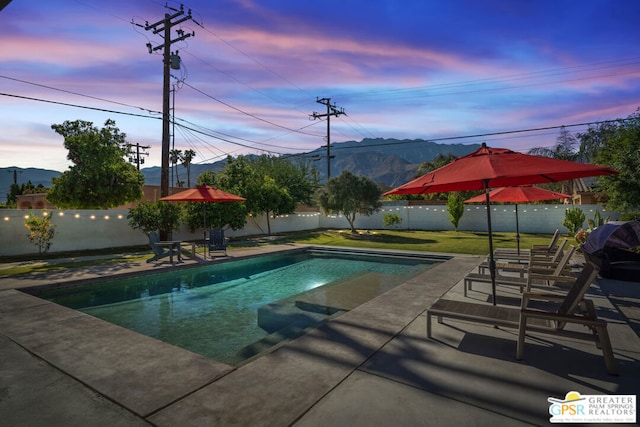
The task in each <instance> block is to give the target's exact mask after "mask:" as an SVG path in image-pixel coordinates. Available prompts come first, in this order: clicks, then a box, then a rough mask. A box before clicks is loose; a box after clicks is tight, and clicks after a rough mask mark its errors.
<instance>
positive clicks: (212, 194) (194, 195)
mask: <svg viewBox="0 0 640 427" xmlns="http://www.w3.org/2000/svg"><path fill="white" fill-rule="evenodd" d="M160 200H161V201H163V202H201V203H203V205H202V206H203V211H204V214H203V215H204V216H203V222H204V224H203V228H204V231H203V233H204V239H205V240H206V238H207V211H206V209H205V205H204V203H226V202H243V201H245V200H247V199H245V198H244V197H240V196H236V195H235V194H231V193H227V192H226V191H222V190H220V189H218V188H214V187H211V186H209V185H199V186H197V187H196V188H189V189H187V190H184V191H180V192H178V193H175V194H172V195H170V196H166V197H163V198H161V199H160Z"/></svg>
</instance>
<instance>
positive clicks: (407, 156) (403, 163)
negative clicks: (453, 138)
mask: <svg viewBox="0 0 640 427" xmlns="http://www.w3.org/2000/svg"><path fill="white" fill-rule="evenodd" d="M478 148H480V144H469V145H463V144H437V143H435V142H431V141H426V140H424V139H393V138H388V139H386V138H365V139H363V140H362V141H346V142H339V143H334V144H331V147H330V154H331V157H332V159H331V176H332V177H334V176H337V175H340V173H342V171H343V170H345V169H348V170H350V171H351V172H353V173H355V174H357V175H364V176H366V177H368V178H370V179H371V180H373V181H375V182H377V183H379V184H384V185H386V186H389V187H397V186H398V185H401V184H404V183H405V182H407V181H410V180H411V179H413V178H414V177H415V173H416V172H417V170H418V167H419V166H420V164H422V163H424V162H430V161H432V160H433V159H434V158H435V157H436V156H437V155H438V154H449V153H451V154H453V155H454V156H456V157H459V156H464V155H465V154H469V153H471V152H472V151H475V150H477V149H478ZM326 153H327V149H326V146H325V147H321V148H318V149H316V150H313V151H311V152H309V153H307V154H306V156H307V157H311V158H316V159H319V160H320V162H319V163H321V164H322V163H324V165H321V164H318V165H317V168H318V170H319V171H320V174H319V179H320V182H325V181H326V177H327V173H326V172H327V167H326V161H327V160H326V159H327V154H326Z"/></svg>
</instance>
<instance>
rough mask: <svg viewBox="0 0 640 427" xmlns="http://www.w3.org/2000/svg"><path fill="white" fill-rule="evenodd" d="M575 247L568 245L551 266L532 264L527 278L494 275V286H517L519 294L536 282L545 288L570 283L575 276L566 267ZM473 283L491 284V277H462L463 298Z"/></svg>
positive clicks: (480, 275) (477, 274)
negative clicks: (544, 284) (558, 283)
mask: <svg viewBox="0 0 640 427" xmlns="http://www.w3.org/2000/svg"><path fill="white" fill-rule="evenodd" d="M575 250H576V247H575V246H573V245H570V246H569V248H568V249H567V250H566V251H564V254H563V256H562V258H560V261H558V263H557V264H556V265H555V266H553V265H552V264H550V265H536V264H533V265H531V266H529V268H528V269H527V277H521V276H504V275H501V274H497V275H496V285H503V286H518V287H519V288H520V292H523V291H524V290H525V288H526V289H527V290H530V289H531V286H532V285H534V284H535V283H536V282H541V281H542V282H544V283H546V285H547V286H552V285H553V284H555V283H556V282H571V281H573V279H575V276H573V275H571V274H569V272H568V271H567V266H568V265H569V260H570V259H571V257H572V256H573V253H574V252H575ZM473 283H491V276H490V275H489V274H481V273H468V274H467V275H466V276H465V277H464V296H465V297H466V296H467V290H471V289H472V286H473Z"/></svg>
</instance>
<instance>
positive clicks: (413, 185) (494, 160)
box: [384, 143, 617, 304]
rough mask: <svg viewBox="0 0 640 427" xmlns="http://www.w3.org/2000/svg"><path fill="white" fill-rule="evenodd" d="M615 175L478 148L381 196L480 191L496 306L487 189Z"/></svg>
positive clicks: (599, 169)
mask: <svg viewBox="0 0 640 427" xmlns="http://www.w3.org/2000/svg"><path fill="white" fill-rule="evenodd" d="M609 174H617V172H616V171H614V170H613V169H610V168H607V167H603V166H596V165H591V164H583V163H576V162H570V161H567V160H558V159H552V158H550V157H541V156H532V155H529V154H522V153H517V152H515V151H512V150H509V149H506V148H491V147H488V146H487V145H486V144H485V143H483V144H482V147H480V148H479V149H477V150H476V151H474V152H473V153H470V154H467V155H466V156H462V157H458V158H457V159H455V160H453V161H452V162H451V163H449V164H448V165H445V166H443V167H441V168H438V169H436V170H434V171H431V172H429V173H427V174H425V175H423V176H421V177H419V178H416V179H414V180H413V181H409V182H408V183H406V184H404V185H401V186H400V187H397V188H394V189H393V190H391V191H387V192H386V193H384V194H385V195H390V194H426V193H445V192H449V191H465V190H484V191H485V203H486V205H487V228H488V234H489V271H490V272H491V287H492V293H493V303H494V304H495V303H496V283H495V275H496V268H495V259H494V255H493V237H492V233H491V209H490V200H489V188H496V187H512V186H517V185H531V184H540V183H545V182H558V181H566V180H569V179H575V178H582V177H587V176H598V175H609Z"/></svg>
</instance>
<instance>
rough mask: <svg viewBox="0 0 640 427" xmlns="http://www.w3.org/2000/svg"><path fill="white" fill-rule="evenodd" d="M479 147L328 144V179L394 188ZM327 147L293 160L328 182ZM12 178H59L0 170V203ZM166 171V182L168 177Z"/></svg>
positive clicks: (149, 176) (151, 171) (153, 176)
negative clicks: (349, 175)
mask: <svg viewBox="0 0 640 427" xmlns="http://www.w3.org/2000/svg"><path fill="white" fill-rule="evenodd" d="M479 147H480V145H479V144H469V145H463V144H437V143H435V142H431V141H426V140H423V139H402V140H400V139H393V138H389V139H385V138H365V139H363V140H362V141H346V142H337V143H333V144H331V147H330V148H331V176H332V177H336V176H338V175H340V174H341V173H342V171H343V170H349V171H351V172H353V173H354V174H356V175H364V176H366V177H368V178H369V179H371V180H373V181H375V182H377V183H379V184H383V185H385V186H387V187H397V186H398V185H401V184H404V183H405V182H407V181H410V180H411V179H413V178H414V176H415V173H416V171H417V170H418V167H419V166H420V164H421V163H424V162H429V161H432V160H433V159H434V158H435V157H436V156H437V155H438V154H448V153H452V154H453V155H455V156H463V155H465V154H469V153H470V152H472V151H474V150H477V149H478V148H479ZM326 154H327V148H326V146H325V147H320V148H318V149H316V150H313V151H310V152H308V153H301V154H298V155H295V156H293V157H294V158H306V159H313V160H317V161H314V162H313V166H315V167H316V168H317V169H318V172H319V173H318V179H319V180H320V182H326V179H327V157H326ZM225 164H226V160H221V161H219V162H215V163H207V164H192V165H191V185H192V186H193V185H195V181H196V179H197V177H198V176H199V175H200V174H202V173H203V172H205V171H209V170H212V171H214V172H219V171H221V170H222V169H223V168H224V166H225ZM176 170H177V173H178V177H177V178H176V177H175V176H174V178H173V182H174V183H175V182H176V181H177V180H178V179H179V180H181V181H184V182H185V186H186V181H187V170H186V168H185V167H184V166H182V165H178V166H177V167H176ZM14 171H15V177H16V179H17V182H18V184H22V183H26V182H27V181H29V180H30V181H31V182H32V183H33V184H34V185H38V184H42V185H44V186H45V187H47V188H48V187H51V178H53V177H57V176H60V174H61V172H58V171H53V170H46V169H36V168H27V169H22V168H17V167H9V168H0V201H3V200H6V196H7V193H8V191H9V187H10V185H11V184H12V183H13V179H14ZM140 172H142V174H143V175H144V177H145V182H146V183H147V184H149V185H160V179H161V168H160V167H158V166H154V167H150V168H143V169H141V170H140ZM172 173H173V172H172V171H171V170H170V171H169V183H171V181H172V179H171V174H172Z"/></svg>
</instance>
